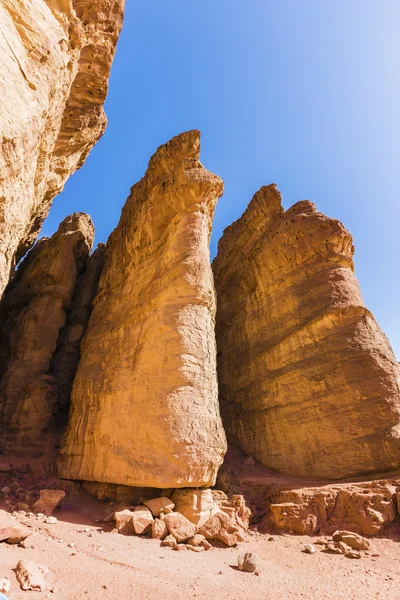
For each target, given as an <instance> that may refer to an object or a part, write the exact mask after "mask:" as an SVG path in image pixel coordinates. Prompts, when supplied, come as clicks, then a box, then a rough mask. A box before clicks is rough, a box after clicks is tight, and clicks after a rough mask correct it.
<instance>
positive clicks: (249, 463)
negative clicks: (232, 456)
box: [243, 456, 256, 467]
mask: <svg viewBox="0 0 400 600" xmlns="http://www.w3.org/2000/svg"><path fill="white" fill-rule="evenodd" d="M243 464H244V465H246V466H247V467H255V465H256V461H255V460H254V458H253V457H252V456H247V457H246V458H245V459H244V461H243Z"/></svg>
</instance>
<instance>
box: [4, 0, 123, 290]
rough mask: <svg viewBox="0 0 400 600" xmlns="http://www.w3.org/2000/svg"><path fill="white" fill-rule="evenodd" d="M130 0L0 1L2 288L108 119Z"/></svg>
mask: <svg viewBox="0 0 400 600" xmlns="http://www.w3.org/2000/svg"><path fill="white" fill-rule="evenodd" d="M123 8H124V0H96V1H94V0H51V1H49V0H36V1H35V2H32V1H31V0H18V2H17V1H16V0H2V2H1V3H0V23H1V28H2V33H3V35H2V36H1V39H0V64H1V68H0V138H1V150H0V171H1V180H0V296H1V294H2V292H3V289H4V288H5V286H6V284H7V282H8V279H9V274H10V271H11V270H12V268H13V267H14V265H15V264H16V263H17V262H18V261H19V259H20V258H21V257H22V256H23V255H24V254H25V253H26V251H27V250H28V249H29V248H30V247H31V246H32V244H33V243H34V241H35V239H36V237H37V234H38V232H39V230H40V228H41V225H42V223H43V220H44V218H45V217H46V215H47V213H48V211H49V209H50V206H51V202H52V199H53V198H54V196H55V195H56V194H58V193H59V192H60V191H61V190H62V188H63V186H64V184H65V182H66V180H67V179H68V177H69V176H70V175H71V174H72V173H73V172H74V171H75V170H76V169H77V168H79V167H81V166H82V164H83V163H84V161H85V159H86V157H87V155H88V153H89V152H90V150H91V148H92V147H93V145H94V144H95V143H96V141H97V140H98V139H99V137H100V136H101V135H102V133H103V132H104V129H105V125H106V117H105V114H104V111H103V102H104V100H105V97H106V94H107V87H108V77H109V73H110V67H111V63H112V59H113V56H114V52H115V47H116V43H117V39H118V35H119V32H120V29H121V25H122V16H123Z"/></svg>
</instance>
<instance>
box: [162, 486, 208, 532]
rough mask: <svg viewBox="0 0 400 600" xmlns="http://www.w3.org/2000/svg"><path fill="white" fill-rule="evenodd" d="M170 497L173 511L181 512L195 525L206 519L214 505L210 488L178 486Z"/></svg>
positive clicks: (200, 524)
mask: <svg viewBox="0 0 400 600" xmlns="http://www.w3.org/2000/svg"><path fill="white" fill-rule="evenodd" d="M172 499H173V501H174V502H175V512H179V513H181V514H182V515H183V516H184V517H186V518H187V519H189V521H190V522H191V523H193V524H194V525H196V526H197V527H201V526H202V525H203V524H204V523H205V522H206V521H208V519H209V518H210V517H211V514H212V511H213V509H214V506H215V504H214V499H213V495H212V492H211V490H210V489H205V490H204V489H200V490H196V489H193V488H180V489H177V490H175V492H174V494H173V496H172Z"/></svg>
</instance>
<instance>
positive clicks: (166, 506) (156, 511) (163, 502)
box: [143, 496, 175, 517]
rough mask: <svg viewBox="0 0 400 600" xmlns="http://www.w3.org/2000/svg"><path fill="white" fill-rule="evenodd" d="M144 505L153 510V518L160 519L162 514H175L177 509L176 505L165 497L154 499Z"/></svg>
mask: <svg viewBox="0 0 400 600" xmlns="http://www.w3.org/2000/svg"><path fill="white" fill-rule="evenodd" d="M143 504H144V505H145V506H146V507H147V508H149V509H150V510H151V512H152V514H153V517H159V516H160V513H161V512H163V513H170V512H173V510H174V508H175V504H174V503H173V502H172V500H170V499H169V498H166V497H165V496H162V497H161V498H153V500H148V501H147V502H144V503H143Z"/></svg>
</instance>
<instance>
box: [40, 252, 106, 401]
mask: <svg viewBox="0 0 400 600" xmlns="http://www.w3.org/2000/svg"><path fill="white" fill-rule="evenodd" d="M104 249H105V246H104V244H99V246H98V248H96V250H95V251H94V252H93V254H92V255H91V257H90V258H89V260H88V263H87V265H86V268H85V270H84V271H83V273H82V274H81V275H80V276H79V278H78V281H77V283H76V287H75V291H74V296H73V299H72V304H71V310H70V311H69V313H68V317H67V321H66V323H65V325H64V328H63V329H62V331H61V333H60V337H59V339H58V342H57V349H56V351H55V353H54V355H53V358H52V361H51V367H50V369H51V372H52V374H53V375H54V377H55V380H56V388H57V405H58V409H59V410H61V411H64V412H67V411H68V408H69V399H70V395H71V389H72V384H73V381H74V377H75V373H76V369H77V368H78V363H79V358H80V346H81V341H82V338H83V335H84V333H85V331H86V328H87V325H88V322H89V317H90V314H91V312H92V304H93V299H94V297H95V295H96V291H97V286H98V283H99V277H100V273H101V270H102V268H103V264H104Z"/></svg>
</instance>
